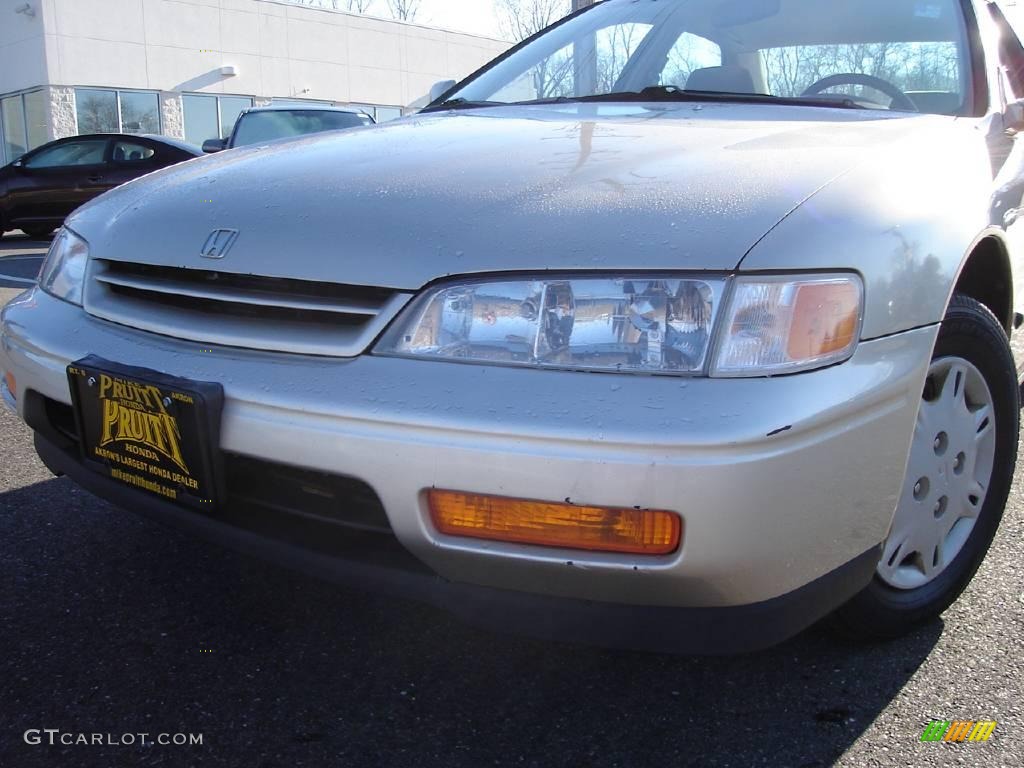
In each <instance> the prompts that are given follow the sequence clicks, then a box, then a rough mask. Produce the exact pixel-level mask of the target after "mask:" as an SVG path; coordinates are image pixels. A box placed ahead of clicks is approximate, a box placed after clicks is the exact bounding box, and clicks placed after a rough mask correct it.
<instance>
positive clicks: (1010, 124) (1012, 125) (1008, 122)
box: [1003, 99, 1024, 133]
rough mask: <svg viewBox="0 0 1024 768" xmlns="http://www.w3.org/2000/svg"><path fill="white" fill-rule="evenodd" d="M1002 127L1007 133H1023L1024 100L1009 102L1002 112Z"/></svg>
mask: <svg viewBox="0 0 1024 768" xmlns="http://www.w3.org/2000/svg"><path fill="white" fill-rule="evenodd" d="M1003 127H1004V128H1005V129H1006V130H1008V131H1014V132H1015V133H1020V132H1022V131H1024V99H1019V100H1017V101H1011V102H1010V103H1009V104H1007V105H1006V109H1004V110H1003Z"/></svg>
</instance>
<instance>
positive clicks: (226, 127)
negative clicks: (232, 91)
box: [211, 96, 252, 139]
mask: <svg viewBox="0 0 1024 768" xmlns="http://www.w3.org/2000/svg"><path fill="white" fill-rule="evenodd" d="M219 101H220V138H222V139H223V138H226V137H228V136H230V135H231V131H233V130H234V129H235V123H236V122H238V116H239V115H240V114H242V112H244V111H245V110H247V109H249V108H250V107H252V99H249V98H244V97H241V96H221V97H220V99H219ZM211 138H212V137H211Z"/></svg>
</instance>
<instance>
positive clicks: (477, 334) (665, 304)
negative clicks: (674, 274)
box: [376, 276, 725, 373]
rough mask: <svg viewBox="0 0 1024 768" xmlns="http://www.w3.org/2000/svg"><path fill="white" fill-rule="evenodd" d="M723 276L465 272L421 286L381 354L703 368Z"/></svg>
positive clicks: (641, 368)
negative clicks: (483, 278) (478, 278)
mask: <svg viewBox="0 0 1024 768" xmlns="http://www.w3.org/2000/svg"><path fill="white" fill-rule="evenodd" d="M724 286H725V283H724V281H723V280H695V279H678V278H670V279H665V278H655V277H649V276H645V277H635V278H633V277H626V278H616V279H582V280H510V281H507V282H467V283H462V284H459V285H448V286H443V287H441V288H437V289H435V290H433V291H430V292H428V293H427V294H425V295H424V296H422V297H421V298H420V299H419V300H418V301H417V302H416V303H415V304H414V305H413V307H412V308H411V309H410V310H409V311H407V312H406V313H405V314H403V316H402V318H401V319H400V320H399V322H398V324H397V325H396V326H394V327H393V328H392V330H391V331H390V332H389V333H388V334H387V335H386V336H385V337H384V339H382V341H381V343H380V345H379V346H378V347H377V350H376V351H377V352H378V353H382V354H393V355H402V356H408V357H424V358H435V359H444V360H461V361H473V362H484V363H496V364H505V365H524V366H535V367H554V368H573V369H584V370H605V371H636V372H648V373H658V372H666V373H702V372H703V371H704V369H705V363H706V360H707V355H708V350H709V347H710V343H711V336H712V329H713V327H714V320H715V315H716V314H717V312H718V307H719V303H720V302H721V297H722V293H723V290H724Z"/></svg>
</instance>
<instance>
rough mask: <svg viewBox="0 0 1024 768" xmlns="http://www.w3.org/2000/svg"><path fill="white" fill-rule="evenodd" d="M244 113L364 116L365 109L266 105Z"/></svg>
mask: <svg viewBox="0 0 1024 768" xmlns="http://www.w3.org/2000/svg"><path fill="white" fill-rule="evenodd" d="M245 111H246V112H344V113H346V114H349V115H366V116H367V117H369V113H368V112H367V111H366V110H365V109H359V108H358V107H336V106H334V105H333V104H268V105H267V106H265V107H251V108H250V109H247V110H245Z"/></svg>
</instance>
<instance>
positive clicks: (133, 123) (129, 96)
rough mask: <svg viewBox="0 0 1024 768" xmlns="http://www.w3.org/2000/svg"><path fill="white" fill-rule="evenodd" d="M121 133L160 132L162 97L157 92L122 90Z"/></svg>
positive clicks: (120, 94)
mask: <svg viewBox="0 0 1024 768" xmlns="http://www.w3.org/2000/svg"><path fill="white" fill-rule="evenodd" d="M118 97H119V98H120V101H121V133H160V97H159V96H157V94H155V93H145V92H140V91H121V92H120V93H119V94H118Z"/></svg>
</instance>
